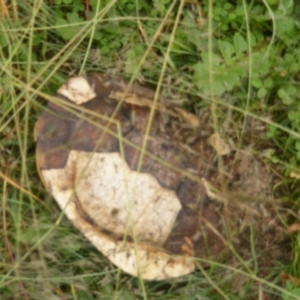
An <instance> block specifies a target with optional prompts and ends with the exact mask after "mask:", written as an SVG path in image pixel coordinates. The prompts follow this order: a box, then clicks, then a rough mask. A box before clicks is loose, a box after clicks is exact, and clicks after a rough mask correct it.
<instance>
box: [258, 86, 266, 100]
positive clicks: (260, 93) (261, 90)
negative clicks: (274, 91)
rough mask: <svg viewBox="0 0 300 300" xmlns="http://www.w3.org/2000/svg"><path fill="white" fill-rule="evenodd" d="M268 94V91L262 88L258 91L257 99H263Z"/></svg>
mask: <svg viewBox="0 0 300 300" xmlns="http://www.w3.org/2000/svg"><path fill="white" fill-rule="evenodd" d="M266 94H267V90H266V89H265V88H264V87H262V88H260V89H259V90H258V92H257V97H258V98H263V97H265V96H266Z"/></svg>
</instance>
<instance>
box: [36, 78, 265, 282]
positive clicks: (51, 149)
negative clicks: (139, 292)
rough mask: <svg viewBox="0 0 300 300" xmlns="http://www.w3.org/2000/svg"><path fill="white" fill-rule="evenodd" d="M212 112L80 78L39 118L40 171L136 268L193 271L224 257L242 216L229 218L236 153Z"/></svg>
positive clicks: (71, 212) (96, 234)
mask: <svg viewBox="0 0 300 300" xmlns="http://www.w3.org/2000/svg"><path fill="white" fill-rule="evenodd" d="M208 118H209V117H207V116H206V115H203V116H202V118H198V117H196V116H195V115H193V114H191V113H188V112H186V111H185V110H183V109H181V108H179V107H177V106H175V105H171V104H167V103H165V102H164V101H154V92H152V91H151V90H149V89H147V88H144V87H142V86H140V85H139V84H136V83H134V84H132V85H131V84H129V82H126V81H124V80H122V79H120V78H113V77H110V76H108V75H104V74H92V75H88V76H87V77H84V76H80V77H74V78H70V79H69V80H68V81H67V82H66V83H64V84H63V85H62V86H61V87H60V88H59V89H58V91H57V94H56V95H55V98H54V100H53V101H50V102H49V103H48V106H47V107H46V109H45V110H44V112H43V113H42V115H41V117H40V118H39V120H38V122H37V124H36V128H35V136H36V141H37V149H36V154H37V155H36V157H37V166H38V169H39V173H40V176H41V178H42V181H43V183H44V185H45V186H46V188H47V189H48V190H49V191H50V192H51V194H52V195H53V197H54V199H55V200H56V201H57V203H58V204H59V206H60V208H61V209H62V210H63V211H64V213H65V214H66V216H67V217H68V218H69V220H70V221H71V222H72V223H73V224H74V225H75V226H76V227H77V228H78V229H79V230H80V231H81V232H82V234H83V235H84V236H85V237H86V238H87V239H88V240H89V241H90V242H91V243H92V244H93V245H94V246H95V247H96V248H97V249H98V250H100V251H101V252H102V253H103V254H104V255H105V256H106V257H107V258H108V259H109V260H110V261H111V262H113V263H114V264H115V265H116V266H118V267H119V268H121V269H122V270H123V271H125V272H126V273H129V274H131V275H133V276H141V277H142V278H144V279H155V280H161V279H167V278H171V277H177V276H181V275H184V274H188V273H190V272H192V271H193V270H195V268H196V265H197V263H198V262H197V258H201V259H202V260H203V259H207V260H210V259H214V260H215V259H220V258H221V257H224V255H225V253H227V252H228V248H230V247H228V244H229V243H228V236H231V232H234V231H231V232H230V233H228V228H229V227H230V224H233V225H234V226H235V225H236V224H235V223H236V222H237V219H238V218H240V215H239V216H236V217H235V219H232V220H229V221H228V219H231V218H230V216H229V215H227V218H224V202H223V201H222V200H220V198H222V197H219V196H218V193H216V190H217V189H218V188H219V187H220V178H219V177H220V174H219V173H218V167H217V164H218V156H219V154H222V155H224V154H225V155H227V156H228V155H229V154H228V151H225V153H221V152H222V151H223V150H224V149H225V148H226V147H222V149H223V150H222V149H221V150H220V142H221V140H220V139H218V136H217V137H216V135H214V134H213V129H212V127H211V126H210V125H209V122H208ZM216 140H217V142H216ZM213 141H214V142H213ZM218 141H219V142H218ZM229 156H230V155H229ZM229 156H228V157H229ZM250 161H251V159H250ZM244 163H245V162H244ZM248 163H251V162H249V159H248ZM222 176H225V177H226V178H227V179H228V180H227V181H232V180H233V179H232V178H233V176H232V175H226V172H224V174H223V175H222ZM254 176H256V175H254ZM265 180H268V179H265ZM246 185H247V186H249V183H247V184H246ZM250 185H251V183H250ZM253 186H255V184H253ZM266 186H267V185H266ZM258 192H260V191H258ZM226 207H227V206H226ZM236 212H237V210H236ZM235 231H238V229H236V230H235Z"/></svg>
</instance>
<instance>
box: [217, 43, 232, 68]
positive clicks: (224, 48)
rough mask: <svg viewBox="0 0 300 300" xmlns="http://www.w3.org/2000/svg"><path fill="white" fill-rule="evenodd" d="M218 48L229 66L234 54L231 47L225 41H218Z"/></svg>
mask: <svg viewBox="0 0 300 300" xmlns="http://www.w3.org/2000/svg"><path fill="white" fill-rule="evenodd" d="M218 47H219V50H220V52H221V54H222V56H223V58H224V60H225V62H226V63H227V64H228V65H229V64H230V62H231V57H232V55H233V53H234V48H233V46H232V45H231V44H230V43H228V42H226V41H218Z"/></svg>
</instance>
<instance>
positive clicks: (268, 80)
mask: <svg viewBox="0 0 300 300" xmlns="http://www.w3.org/2000/svg"><path fill="white" fill-rule="evenodd" d="M263 86H264V87H265V88H267V89H270V88H271V87H272V86H273V80H272V79H271V78H266V79H265V80H264V82H263Z"/></svg>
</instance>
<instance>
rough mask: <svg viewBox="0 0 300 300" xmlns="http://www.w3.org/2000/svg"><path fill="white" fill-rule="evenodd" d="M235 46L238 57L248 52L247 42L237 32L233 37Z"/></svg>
mask: <svg viewBox="0 0 300 300" xmlns="http://www.w3.org/2000/svg"><path fill="white" fill-rule="evenodd" d="M233 45H234V50H235V54H236V55H237V56H240V55H241V53H242V52H244V51H246V50H247V42H246V40H245V39H244V37H243V36H242V35H241V34H240V33H238V32H236V33H235V34H234V36H233Z"/></svg>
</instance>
